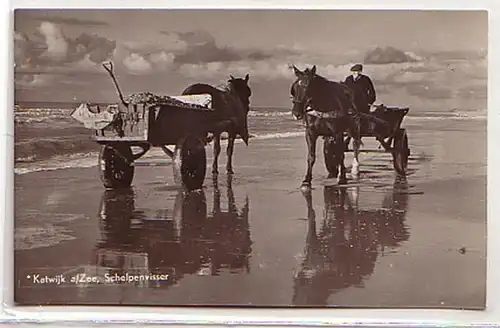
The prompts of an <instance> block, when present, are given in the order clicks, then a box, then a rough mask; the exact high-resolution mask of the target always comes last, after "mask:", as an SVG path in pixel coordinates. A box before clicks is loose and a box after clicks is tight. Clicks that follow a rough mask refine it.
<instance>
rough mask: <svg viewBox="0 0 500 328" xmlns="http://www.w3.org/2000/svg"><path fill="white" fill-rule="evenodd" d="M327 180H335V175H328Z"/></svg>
mask: <svg viewBox="0 0 500 328" xmlns="http://www.w3.org/2000/svg"><path fill="white" fill-rule="evenodd" d="M326 178H327V179H333V178H335V175H334V174H333V173H328V175H327V176H326Z"/></svg>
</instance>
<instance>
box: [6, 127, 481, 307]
mask: <svg viewBox="0 0 500 328" xmlns="http://www.w3.org/2000/svg"><path fill="white" fill-rule="evenodd" d="M406 128H407V129H408V133H409V138H410V147H411V149H412V156H411V158H410V163H409V168H410V171H411V174H410V175H409V176H408V177H407V178H406V179H400V178H397V177H396V175H395V172H394V170H393V168H392V163H391V158H390V156H389V155H388V154H373V153H370V154H363V155H362V156H361V177H360V180H359V181H352V180H350V181H349V185H348V186H347V187H344V188H337V187H335V186H334V183H333V182H334V181H328V180H326V179H325V177H326V170H325V167H324V164H323V158H322V154H321V151H320V150H321V144H320V143H321V142H322V141H318V143H319V147H318V150H319V151H318V157H317V158H318V159H317V162H316V165H315V170H314V180H313V187H314V189H313V190H312V192H311V193H310V194H309V195H308V194H305V195H304V194H302V193H301V192H300V190H299V186H300V182H301V181H302V179H303V175H304V173H305V168H306V146H305V140H304V137H302V136H299V137H296V136H295V137H288V138H281V139H280V138H278V139H268V140H251V141H250V145H249V147H245V146H244V145H243V144H242V143H237V145H236V149H235V156H234V169H235V174H234V175H233V176H232V178H229V177H228V176H227V174H226V173H225V155H222V156H221V158H220V161H219V171H220V172H221V173H220V174H219V176H218V177H217V178H216V179H212V176H211V175H210V174H207V179H206V181H205V185H204V188H203V190H202V191H198V192H193V193H190V194H184V193H182V192H181V191H180V190H178V188H177V187H176V186H175V184H174V181H173V175H172V169H171V167H170V166H169V165H168V164H165V165H164V166H139V167H137V168H136V174H135V178H134V182H133V187H132V188H131V189H127V190H116V191H111V190H105V189H104V188H103V187H102V184H101V182H100V180H99V177H98V172H97V167H90V168H67V169H60V170H54V171H43V172H33V173H27V174H22V175H16V178H15V216H16V217H15V228H16V231H15V248H16V251H15V268H16V269H15V270H16V272H15V279H16V281H15V284H16V289H15V301H16V302H17V303H18V304H25V305H38V304H86V305H98V304H102V305H118V304H127V305H243V306H294V305H295V306H322V305H328V306H355V307H384V306H390V307H458V308H475V309H480V308H483V307H484V306H485V297H486V295H485V293H486V291H485V290H486V142H485V140H486V121H485V120H478V121H474V120H470V121H465V120H464V121H459V120H455V121H452V122H446V121H435V122H434V121H430V122H425V124H421V123H419V122H410V123H407V124H406ZM374 145H375V143H374V142H373V141H372V140H370V139H367V140H366V141H365V147H373V146H374ZM211 148H212V147H211V146H210V147H207V153H208V154H209V160H208V163H209V164H210V163H211V160H210V159H211V151H212V150H211ZM223 154H224V151H223ZM347 159H348V162H347V163H350V160H351V156H350V155H348V156H347ZM95 160H96V161H97V158H96V159H95ZM209 171H210V167H209V170H208V172H209ZM59 274H60V275H63V276H64V277H66V279H67V281H66V282H63V283H61V284H60V285H57V284H56V283H55V280H54V282H52V283H50V282H48V283H45V284H43V283H39V281H40V280H39V279H38V278H40V277H44V276H48V277H54V276H57V275H59ZM77 274H80V276H79V277H80V278H81V277H83V275H82V274H85V277H86V278H89V277H97V278H96V279H98V281H97V280H96V281H92V282H89V281H85V282H84V281H80V282H69V280H70V279H71V277H76V275H77ZM106 274H108V275H106ZM115 274H116V275H125V274H129V275H133V274H136V275H139V274H142V275H150V274H156V275H158V277H159V276H160V275H164V276H166V275H168V279H164V280H162V281H160V280H159V279H160V278H158V277H156V278H157V279H156V278H155V279H156V281H148V282H144V281H141V282H128V283H117V282H115V283H112V282H110V281H109V279H108V280H106V277H110V276H114V275H115ZM36 275H39V276H36ZM35 276H36V277H38V278H37V279H36V280H35V279H34V277H35ZM28 277H29V278H28ZM153 280H154V279H153Z"/></svg>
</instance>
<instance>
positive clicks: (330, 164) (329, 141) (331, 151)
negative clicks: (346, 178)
mask: <svg viewBox="0 0 500 328" xmlns="http://www.w3.org/2000/svg"><path fill="white" fill-rule="evenodd" d="M335 146H336V144H335V139H334V138H329V137H325V139H324V141H323V157H324V160H325V166H326V170H327V171H328V178H336V177H337V176H338V173H339V172H338V166H337V163H336V162H337V159H336V158H335Z"/></svg>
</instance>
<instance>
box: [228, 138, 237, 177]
mask: <svg viewBox="0 0 500 328" xmlns="http://www.w3.org/2000/svg"><path fill="white" fill-rule="evenodd" d="M235 139H236V134H235V133H233V132H230V133H229V136H228V140H227V150H226V153H227V165H226V170H227V173H228V174H233V173H234V171H233V152H234V140H235Z"/></svg>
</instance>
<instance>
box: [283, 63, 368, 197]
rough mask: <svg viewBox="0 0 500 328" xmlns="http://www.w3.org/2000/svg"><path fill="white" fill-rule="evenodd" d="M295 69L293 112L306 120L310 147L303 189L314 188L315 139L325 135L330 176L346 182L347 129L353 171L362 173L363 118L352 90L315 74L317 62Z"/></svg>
mask: <svg viewBox="0 0 500 328" xmlns="http://www.w3.org/2000/svg"><path fill="white" fill-rule="evenodd" d="M293 70H294V72H295V76H296V77H297V80H296V81H295V82H294V83H293V84H292V87H291V89H290V93H291V96H292V102H293V108H292V114H293V116H294V117H295V119H296V120H303V122H304V125H305V127H306V142H307V148H308V157H307V172H306V175H305V178H304V180H303V182H302V185H301V189H309V188H311V181H312V171H313V166H314V162H315V160H316V141H317V139H318V137H319V136H323V137H324V155H325V163H326V166H327V170H328V173H329V174H328V178H338V183H339V184H346V183H347V177H346V168H345V165H344V159H345V155H344V151H345V145H344V132H347V133H348V135H349V136H351V137H352V138H353V139H354V142H353V149H354V160H353V164H352V170H351V175H352V177H354V178H356V177H357V176H358V174H359V160H358V157H359V148H360V145H361V137H360V135H361V134H360V119H359V114H358V111H357V109H356V105H355V104H354V97H353V93H352V91H351V90H350V89H349V88H348V87H347V86H346V85H344V84H341V83H338V82H334V81H330V80H328V79H326V78H324V77H322V76H320V75H318V74H316V65H314V66H313V67H312V68H311V69H309V68H306V69H305V70H304V71H300V70H299V69H298V68H297V67H295V65H293ZM339 171H340V177H339Z"/></svg>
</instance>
